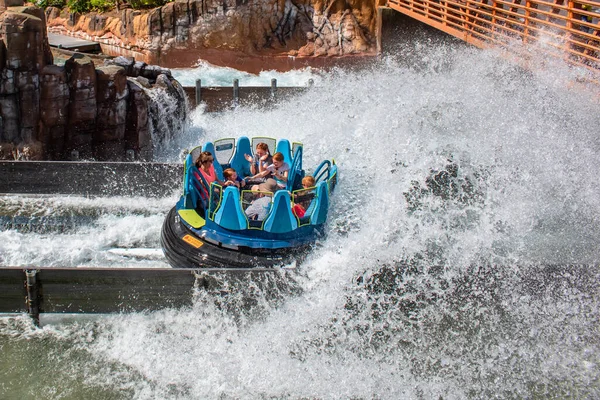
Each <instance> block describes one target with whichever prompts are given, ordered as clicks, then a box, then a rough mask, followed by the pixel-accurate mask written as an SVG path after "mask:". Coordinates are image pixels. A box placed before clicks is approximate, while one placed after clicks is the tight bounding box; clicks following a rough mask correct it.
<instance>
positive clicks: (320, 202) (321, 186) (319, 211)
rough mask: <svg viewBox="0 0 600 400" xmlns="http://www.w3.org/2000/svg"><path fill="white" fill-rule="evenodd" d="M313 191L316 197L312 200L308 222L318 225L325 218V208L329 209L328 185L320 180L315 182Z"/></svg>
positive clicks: (322, 222) (323, 221)
mask: <svg viewBox="0 0 600 400" xmlns="http://www.w3.org/2000/svg"><path fill="white" fill-rule="evenodd" d="M315 191H316V197H315V199H314V200H313V203H314V208H313V209H312V212H311V214H310V223H311V224H312V225H320V224H324V223H325V221H326V220H327V210H328V209H329V187H328V184H327V182H326V181H321V182H319V183H317V188H316V190H315ZM311 206H312V204H311ZM309 209H310V207H309ZM307 213H308V210H307Z"/></svg>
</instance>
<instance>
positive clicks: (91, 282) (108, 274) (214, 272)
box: [0, 267, 286, 325]
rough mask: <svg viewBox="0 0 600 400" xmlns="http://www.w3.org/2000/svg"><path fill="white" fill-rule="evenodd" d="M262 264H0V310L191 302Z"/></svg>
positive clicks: (113, 309)
mask: <svg viewBox="0 0 600 400" xmlns="http://www.w3.org/2000/svg"><path fill="white" fill-rule="evenodd" d="M265 273H268V274H277V273H281V274H282V275H285V273H286V271H284V270H275V269H272V268H271V269H267V268H252V269H248V268H241V269H236V268H222V269H217V268H211V269H201V268H200V269H189V268H91V267H90V268H55V267H36V268H23V267H0V313H28V314H29V315H30V316H31V318H32V319H33V320H34V323H35V324H36V325H39V318H40V314H41V313H99V314H103V313H119V312H136V311H152V310H159V309H164V308H180V307H185V306H191V305H192V302H193V298H194V293H195V292H196V291H197V290H198V289H207V290H219V288H220V285H221V281H222V280H223V278H226V279H227V280H228V281H229V282H231V281H232V280H235V279H237V278H239V279H240V280H244V281H246V280H248V279H253V278H257V277H258V275H260V274H263V275H264V274H265Z"/></svg>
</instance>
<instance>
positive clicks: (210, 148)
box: [202, 142, 223, 180]
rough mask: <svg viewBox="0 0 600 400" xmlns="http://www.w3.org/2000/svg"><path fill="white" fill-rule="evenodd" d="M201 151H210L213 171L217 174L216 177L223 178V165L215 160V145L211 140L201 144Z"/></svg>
mask: <svg viewBox="0 0 600 400" xmlns="http://www.w3.org/2000/svg"><path fill="white" fill-rule="evenodd" d="M202 151H210V153H211V154H212V155H213V166H214V167H215V173H216V174H217V178H218V179H220V180H223V167H221V164H219V162H218V161H217V157H216V156H215V145H214V144H213V143H212V142H206V143H204V146H202Z"/></svg>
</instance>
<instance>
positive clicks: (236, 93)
mask: <svg viewBox="0 0 600 400" xmlns="http://www.w3.org/2000/svg"><path fill="white" fill-rule="evenodd" d="M239 104H240V80H239V79H237V78H236V79H234V80H233V106H234V107H237V106H238V105H239Z"/></svg>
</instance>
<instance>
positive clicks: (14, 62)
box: [0, 7, 187, 160]
mask: <svg viewBox="0 0 600 400" xmlns="http://www.w3.org/2000/svg"><path fill="white" fill-rule="evenodd" d="M44 18H45V16H44V14H43V13H42V12H41V10H40V9H37V8H35V7H12V8H9V9H8V10H7V11H6V12H4V13H3V14H0V22H1V24H0V159H2V158H11V159H12V158H14V159H42V158H47V159H51V160H60V159H69V157H70V155H71V152H72V151H73V150H77V152H78V154H79V156H80V157H81V158H84V159H92V158H93V159H99V160H122V159H124V158H125V153H126V150H129V149H131V150H134V151H135V154H136V155H137V157H138V158H140V159H144V160H150V159H151V158H152V153H153V142H152V137H151V135H150V124H149V113H152V110H151V106H150V105H151V104H153V100H152V99H151V96H150V95H149V93H151V92H152V91H154V90H160V91H161V93H163V94H164V96H163V97H168V98H170V99H174V100H172V101H174V102H176V103H177V104H178V105H181V106H182V107H179V108H181V109H183V110H184V111H183V112H182V114H181V115H180V116H179V117H180V118H181V120H183V119H185V118H186V116H187V115H186V112H187V110H186V109H185V107H184V105H185V98H184V97H183V90H182V89H181V87H180V86H179V84H178V83H177V82H176V81H175V80H173V78H172V76H171V72H170V71H169V70H166V69H164V68H160V67H157V66H149V65H147V64H145V63H143V62H135V60H134V59H128V58H124V57H118V58H116V59H114V60H111V62H110V65H104V66H98V67H97V66H96V65H94V63H93V61H92V60H91V59H90V58H89V57H87V56H84V55H82V54H75V55H74V56H72V57H71V58H70V59H69V60H67V61H66V62H65V65H64V66H57V65H53V64H52V54H51V53H50V51H49V47H48V42H47V35H46V32H45V22H44ZM95 21H96V22H98V21H102V18H98V19H96V20H95ZM128 76H131V77H137V80H136V81H133V80H132V81H131V82H130V81H128V79H130V78H128ZM138 82H143V85H142V84H137V83H138ZM130 88H131V91H132V93H131V94H130ZM154 107H155V108H156V106H154ZM158 137H159V139H160V136H158Z"/></svg>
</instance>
